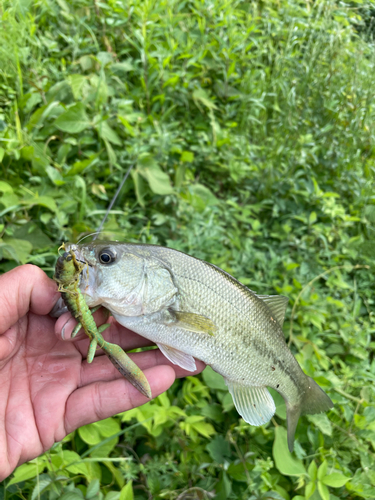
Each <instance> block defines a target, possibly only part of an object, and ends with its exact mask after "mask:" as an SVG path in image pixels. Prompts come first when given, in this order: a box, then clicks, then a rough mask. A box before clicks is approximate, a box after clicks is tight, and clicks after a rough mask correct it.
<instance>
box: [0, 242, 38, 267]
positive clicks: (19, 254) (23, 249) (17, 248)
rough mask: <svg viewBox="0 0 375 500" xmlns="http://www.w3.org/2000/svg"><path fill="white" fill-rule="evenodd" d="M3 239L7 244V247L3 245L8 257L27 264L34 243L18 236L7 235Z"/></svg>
mask: <svg viewBox="0 0 375 500" xmlns="http://www.w3.org/2000/svg"><path fill="white" fill-rule="evenodd" d="M3 241H4V243H5V245H6V247H3V252H4V250H5V251H6V254H7V257H8V258H9V259H14V260H17V261H18V262H20V263H21V264H25V263H26V261H27V258H28V257H29V255H30V253H31V251H32V249H33V246H32V244H31V243H30V242H29V241H26V240H18V239H16V238H7V237H5V238H4V240H3ZM1 247H2V245H1V240H0V248H1Z"/></svg>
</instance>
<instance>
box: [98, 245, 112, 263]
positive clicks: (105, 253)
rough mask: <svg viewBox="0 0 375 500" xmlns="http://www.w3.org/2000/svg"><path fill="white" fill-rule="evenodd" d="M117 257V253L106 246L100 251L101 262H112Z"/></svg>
mask: <svg viewBox="0 0 375 500" xmlns="http://www.w3.org/2000/svg"><path fill="white" fill-rule="evenodd" d="M115 259H116V254H115V253H114V252H113V251H112V250H110V249H109V248H104V249H103V250H101V251H100V253H99V261H100V262H101V264H112V262H114V261H115Z"/></svg>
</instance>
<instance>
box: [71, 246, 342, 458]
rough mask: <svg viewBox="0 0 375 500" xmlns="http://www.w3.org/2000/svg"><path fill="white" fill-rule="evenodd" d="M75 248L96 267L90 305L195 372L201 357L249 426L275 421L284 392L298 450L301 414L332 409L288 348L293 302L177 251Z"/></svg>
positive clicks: (88, 284) (86, 280) (85, 282)
mask: <svg viewBox="0 0 375 500" xmlns="http://www.w3.org/2000/svg"><path fill="white" fill-rule="evenodd" d="M72 249H73V250H74V251H75V252H76V255H77V257H78V258H79V259H81V260H83V261H85V262H87V263H88V265H89V272H88V275H86V276H85V275H84V277H83V279H82V280H81V288H82V290H83V291H85V293H86V301H87V303H88V305H89V306H96V305H103V306H104V307H106V308H107V309H109V310H110V311H111V313H112V314H113V316H114V317H115V318H116V320H117V321H118V322H119V323H121V324H122V325H124V326H126V327H127V328H129V329H131V330H133V331H135V332H137V333H139V334H140V335H142V336H144V337H146V338H148V339H150V340H151V341H153V342H155V343H156V344H157V345H158V346H159V347H160V349H161V350H162V352H163V353H164V355H165V356H166V357H167V358H168V359H170V360H171V361H172V362H173V363H175V364H178V365H180V366H181V367H183V368H185V369H187V370H190V371H193V370H194V369H195V361H194V358H197V359H200V360H202V361H204V362H205V363H206V364H208V365H210V366H211V367H212V368H213V369H214V370H215V371H216V372H218V373H220V374H221V375H223V377H224V379H225V381H226V383H227V385H228V388H229V391H230V392H231V394H232V397H233V400H234V403H235V406H236V408H237V410H238V412H239V413H240V414H241V415H242V416H243V418H244V419H245V420H246V421H247V422H249V423H251V424H253V425H260V424H262V423H265V422H267V421H268V420H269V419H270V418H271V417H272V415H273V413H274V411H275V406H274V402H273V400H272V397H271V395H270V394H269V392H268V390H267V387H272V388H273V389H275V390H276V391H278V392H279V393H280V394H281V395H282V396H283V398H284V399H285V402H286V407H287V417H288V443H289V448H290V449H292V448H293V439H294V433H295V429H296V425H297V422H298V418H299V416H300V415H301V414H304V413H318V412H321V411H326V410H328V409H329V408H331V407H332V402H331V400H330V399H329V398H328V396H327V395H326V394H325V393H324V391H323V390H322V389H320V387H319V386H318V385H317V384H316V383H315V382H314V381H313V380H312V379H311V378H310V377H308V376H306V375H305V374H304V372H303V371H302V369H301V368H300V366H299V364H298V363H297V361H296V359H295V358H294V356H293V354H292V353H291V351H290V350H289V348H288V346H287V344H286V342H285V338H284V334H283V331H282V322H283V318H284V314H285V309H286V303H287V299H285V298H283V297H281V296H261V295H258V294H256V293H255V292H252V291H251V290H249V289H248V288H247V287H245V286H244V285H242V284H241V283H240V282H239V281H237V280H236V279H235V278H233V277H232V276H231V275H229V274H228V273H226V272H225V271H223V270H222V269H220V268H218V267H216V266H214V265H212V264H209V263H207V262H204V261H202V260H199V259H196V258H194V257H191V256H189V255H187V254H184V253H182V252H179V251H176V250H173V249H169V248H164V247H159V246H153V245H141V244H128V243H117V242H105V243H103V242H95V243H91V244H86V245H78V246H72ZM106 259H108V261H107V262H105V260H106Z"/></svg>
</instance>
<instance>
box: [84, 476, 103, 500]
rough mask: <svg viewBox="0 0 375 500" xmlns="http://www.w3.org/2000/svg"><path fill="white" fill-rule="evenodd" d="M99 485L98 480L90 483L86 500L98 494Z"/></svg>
mask: <svg viewBox="0 0 375 500" xmlns="http://www.w3.org/2000/svg"><path fill="white" fill-rule="evenodd" d="M99 489H100V483H99V480H98V479H93V480H92V481H91V483H90V484H89V485H88V486H87V490H86V498H87V499H88V500H90V498H93V497H94V496H96V495H97V494H98V493H99Z"/></svg>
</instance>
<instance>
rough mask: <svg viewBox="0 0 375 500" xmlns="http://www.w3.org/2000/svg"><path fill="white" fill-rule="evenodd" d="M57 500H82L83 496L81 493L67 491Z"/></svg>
mask: <svg viewBox="0 0 375 500" xmlns="http://www.w3.org/2000/svg"><path fill="white" fill-rule="evenodd" d="M78 491H80V490H78ZM59 500H83V495H82V493H81V494H79V493H76V492H75V491H68V492H67V493H64V494H63V495H61V497H60V499H59Z"/></svg>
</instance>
